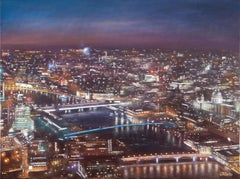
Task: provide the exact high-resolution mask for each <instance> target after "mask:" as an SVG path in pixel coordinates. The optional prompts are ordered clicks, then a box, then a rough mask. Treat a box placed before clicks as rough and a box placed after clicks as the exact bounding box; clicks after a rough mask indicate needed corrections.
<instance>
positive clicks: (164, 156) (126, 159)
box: [121, 152, 211, 164]
mask: <svg viewBox="0 0 240 179" xmlns="http://www.w3.org/2000/svg"><path fill="white" fill-rule="evenodd" d="M209 157H210V158H211V155H210V154H201V153H195V152H187V153H179V152H177V153H165V154H162V153H161V154H156V153H155V154H154V155H152V154H151V155H138V156H135V155H134V156H128V157H122V158H121V162H123V163H127V162H134V163H138V164H139V163H141V162H143V161H154V162H156V163H159V162H160V161H161V160H174V161H175V162H179V161H180V159H191V160H192V161H196V160H197V159H205V160H208V158H209Z"/></svg>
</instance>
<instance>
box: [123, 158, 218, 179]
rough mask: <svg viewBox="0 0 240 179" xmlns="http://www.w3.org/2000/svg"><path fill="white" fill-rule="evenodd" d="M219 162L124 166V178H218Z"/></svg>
mask: <svg viewBox="0 0 240 179" xmlns="http://www.w3.org/2000/svg"><path fill="white" fill-rule="evenodd" d="M218 173H219V168H218V164H217V163H215V162H189V163H188V162H186V163H168V164H148V165H131V166H123V167H122V174H123V178H124V179H130V178H138V179H140V178H146V179H156V178H175V177H177V178H218V177H219V175H218Z"/></svg>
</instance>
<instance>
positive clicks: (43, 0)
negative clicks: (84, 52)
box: [0, 0, 240, 50]
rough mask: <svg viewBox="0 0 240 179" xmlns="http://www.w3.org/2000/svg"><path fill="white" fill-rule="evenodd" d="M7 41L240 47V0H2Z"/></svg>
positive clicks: (39, 44) (37, 44)
mask: <svg viewBox="0 0 240 179" xmlns="http://www.w3.org/2000/svg"><path fill="white" fill-rule="evenodd" d="M0 1H1V43H2V46H3V47H10V46H12V47H19V48H21V47H44V48H47V47H50V46H59V47H70V46H71V47H76V48H80V47H82V46H90V47H104V48H105V47H108V48H111V47H114V48H115V47H121V48H122V47H123V48H125V47H126V48H130V47H141V48H148V47H159V48H197V49H226V50H238V49H239V33H240V32H239V29H240V28H239V26H240V1H238V0H0Z"/></svg>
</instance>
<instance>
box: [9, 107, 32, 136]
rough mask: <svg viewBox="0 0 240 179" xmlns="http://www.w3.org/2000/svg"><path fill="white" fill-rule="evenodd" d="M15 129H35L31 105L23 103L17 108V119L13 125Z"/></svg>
mask: <svg viewBox="0 0 240 179" xmlns="http://www.w3.org/2000/svg"><path fill="white" fill-rule="evenodd" d="M12 130H13V131H22V130H28V131H33V130H34V121H33V120H32V119H31V114H30V107H28V106H25V105H23V104H21V105H18V106H16V108H15V121H14V122H13V125H12Z"/></svg>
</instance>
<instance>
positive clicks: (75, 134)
mask: <svg viewBox="0 0 240 179" xmlns="http://www.w3.org/2000/svg"><path fill="white" fill-rule="evenodd" d="M148 125H151V126H164V127H170V128H174V127H175V124H174V123H170V122H157V123H149V122H147V123H137V124H121V125H115V126H107V127H99V128H95V129H89V130H84V131H79V132H74V133H69V134H64V135H63V139H68V138H73V137H77V136H79V135H83V134H88V133H92V132H98V131H103V130H109V129H116V128H121V127H133V126H148Z"/></svg>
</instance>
